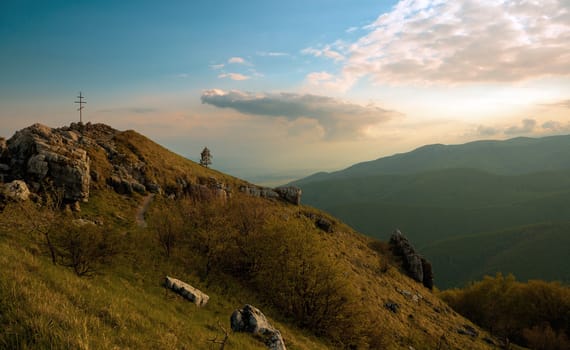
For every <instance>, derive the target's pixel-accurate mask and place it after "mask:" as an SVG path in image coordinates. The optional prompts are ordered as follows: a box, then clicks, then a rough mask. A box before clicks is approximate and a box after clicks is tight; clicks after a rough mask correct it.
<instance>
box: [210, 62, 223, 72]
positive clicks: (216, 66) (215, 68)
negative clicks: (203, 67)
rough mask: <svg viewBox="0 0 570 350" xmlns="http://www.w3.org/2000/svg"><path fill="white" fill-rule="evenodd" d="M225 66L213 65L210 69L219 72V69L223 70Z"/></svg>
mask: <svg viewBox="0 0 570 350" xmlns="http://www.w3.org/2000/svg"><path fill="white" fill-rule="evenodd" d="M224 66H225V64H223V63H221V64H211V65H210V68H211V69H214V70H218V69H222V68H224Z"/></svg>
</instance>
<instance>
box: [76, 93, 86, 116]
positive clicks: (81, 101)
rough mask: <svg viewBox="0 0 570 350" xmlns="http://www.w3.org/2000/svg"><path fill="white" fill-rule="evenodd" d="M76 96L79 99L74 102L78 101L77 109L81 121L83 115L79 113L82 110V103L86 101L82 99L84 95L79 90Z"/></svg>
mask: <svg viewBox="0 0 570 350" xmlns="http://www.w3.org/2000/svg"><path fill="white" fill-rule="evenodd" d="M77 98H78V99H79V101H75V103H79V108H78V109H77V110H78V111H79V123H83V115H82V114H81V111H83V108H85V107H84V106H83V105H84V104H86V103H87V102H85V101H83V99H84V98H85V96H83V95H82V94H81V91H79V96H77Z"/></svg>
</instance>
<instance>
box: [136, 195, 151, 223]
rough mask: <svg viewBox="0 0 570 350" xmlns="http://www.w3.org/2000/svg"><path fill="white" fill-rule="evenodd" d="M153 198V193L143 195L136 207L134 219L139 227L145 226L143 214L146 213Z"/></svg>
mask: <svg viewBox="0 0 570 350" xmlns="http://www.w3.org/2000/svg"><path fill="white" fill-rule="evenodd" d="M153 198H154V193H151V194H149V195H148V196H146V197H144V199H143V201H142V203H141V205H140V206H139V208H138V209H137V215H136V217H135V221H136V222H137V225H138V226H139V227H146V226H147V225H146V221H145V219H144V214H145V213H146V211H147V209H148V206H149V205H150V203H151V202H152V199H153Z"/></svg>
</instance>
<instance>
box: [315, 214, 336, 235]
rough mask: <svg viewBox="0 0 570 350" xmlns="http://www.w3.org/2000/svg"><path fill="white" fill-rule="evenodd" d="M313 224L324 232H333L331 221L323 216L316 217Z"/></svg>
mask: <svg viewBox="0 0 570 350" xmlns="http://www.w3.org/2000/svg"><path fill="white" fill-rule="evenodd" d="M315 225H317V227H318V228H320V229H321V230H323V231H325V232H326V233H332V232H333V223H332V222H331V221H330V220H329V219H327V218H324V217H319V218H317V221H316V222H315Z"/></svg>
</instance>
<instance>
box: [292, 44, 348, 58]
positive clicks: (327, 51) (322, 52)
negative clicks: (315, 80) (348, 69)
mask: <svg viewBox="0 0 570 350" xmlns="http://www.w3.org/2000/svg"><path fill="white" fill-rule="evenodd" d="M301 53H302V54H303V55H312V56H315V57H321V56H322V57H326V58H330V59H332V60H334V61H335V62H340V61H344V60H345V57H344V55H342V54H341V53H340V52H338V51H335V50H333V49H332V48H331V46H330V45H326V46H325V47H323V48H322V49H316V48H313V47H308V48H306V49H303V50H301Z"/></svg>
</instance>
